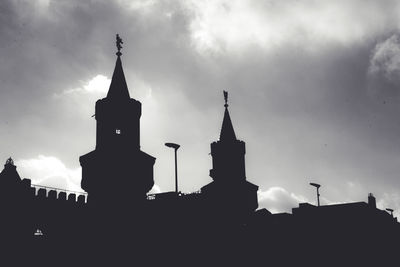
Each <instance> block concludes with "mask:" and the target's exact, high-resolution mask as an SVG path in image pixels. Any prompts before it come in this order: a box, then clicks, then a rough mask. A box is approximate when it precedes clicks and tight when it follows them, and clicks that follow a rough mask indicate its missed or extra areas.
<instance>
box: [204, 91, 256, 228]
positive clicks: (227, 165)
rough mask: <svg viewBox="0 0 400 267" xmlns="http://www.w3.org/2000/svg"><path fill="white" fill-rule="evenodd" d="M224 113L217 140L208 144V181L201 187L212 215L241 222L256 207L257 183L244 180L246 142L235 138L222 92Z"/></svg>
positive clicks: (225, 94) (225, 95)
mask: <svg viewBox="0 0 400 267" xmlns="http://www.w3.org/2000/svg"><path fill="white" fill-rule="evenodd" d="M224 97H225V105H224V106H225V113H224V118H223V121H222V127H221V133H220V137H219V141H216V142H213V143H212V144H211V156H212V165H213V168H212V169H211V170H210V176H211V178H212V179H213V181H212V182H211V183H209V184H208V185H205V186H203V187H202V188H201V192H202V194H203V195H204V198H205V199H206V200H207V201H208V205H209V209H210V210H211V209H212V210H213V211H214V215H213V216H214V217H215V218H217V217H216V216H218V217H219V218H220V219H224V220H229V221H232V220H233V221H237V220H241V221H242V222H243V223H244V222H245V221H246V218H248V217H249V216H250V215H251V214H252V213H253V212H254V211H255V210H256V209H257V207H258V200H257V191H258V186H256V185H254V184H252V183H250V182H248V181H247V180H246V169H245V158H244V156H245V153H246V144H245V142H243V141H240V140H237V139H236V134H235V131H234V129H233V125H232V121H231V118H230V115H229V111H228V103H227V102H228V92H225V91H224Z"/></svg>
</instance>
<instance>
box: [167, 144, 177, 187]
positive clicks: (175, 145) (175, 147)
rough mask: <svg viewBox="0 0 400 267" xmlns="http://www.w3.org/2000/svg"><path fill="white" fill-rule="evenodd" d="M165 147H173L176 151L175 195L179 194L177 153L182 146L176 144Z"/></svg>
mask: <svg viewBox="0 0 400 267" xmlns="http://www.w3.org/2000/svg"><path fill="white" fill-rule="evenodd" d="M165 146H167V147H171V148H173V149H174V150H175V193H177V194H178V161H177V153H176V151H177V150H178V148H179V147H180V145H178V144H174V143H165Z"/></svg>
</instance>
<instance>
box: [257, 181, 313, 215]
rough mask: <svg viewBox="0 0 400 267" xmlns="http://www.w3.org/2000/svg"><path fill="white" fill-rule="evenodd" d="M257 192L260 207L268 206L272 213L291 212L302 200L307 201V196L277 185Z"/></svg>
mask: <svg viewBox="0 0 400 267" xmlns="http://www.w3.org/2000/svg"><path fill="white" fill-rule="evenodd" d="M257 194H258V205H259V208H266V209H267V210H269V211H270V212H272V213H277V212H291V211H292V208H295V207H297V206H298V204H299V203H300V202H307V199H306V198H305V197H303V196H299V195H296V194H294V193H289V192H288V191H287V190H286V189H284V188H282V187H276V186H275V187H270V188H269V189H267V190H265V191H262V190H258V192H257Z"/></svg>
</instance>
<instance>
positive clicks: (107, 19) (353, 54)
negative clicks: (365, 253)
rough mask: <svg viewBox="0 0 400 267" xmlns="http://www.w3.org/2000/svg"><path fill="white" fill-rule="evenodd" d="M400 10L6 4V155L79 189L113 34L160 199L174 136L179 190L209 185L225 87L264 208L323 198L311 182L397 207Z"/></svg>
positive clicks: (329, 192) (346, 196)
mask: <svg viewBox="0 0 400 267" xmlns="http://www.w3.org/2000/svg"><path fill="white" fill-rule="evenodd" d="M397 11H398V5H397V4H396V2H395V1H385V2H376V1H324V2H322V1H285V2H283V1H265V2H259V1H215V2H207V1H162V2H156V1H88V2H86V1H85V2H82V1H2V3H1V9H0V12H1V13H0V14H1V17H0V22H1V24H0V34H1V36H2V38H1V39H0V44H1V47H2V48H1V50H0V59H1V62H2V63H1V65H0V86H1V92H0V94H1V95H0V106H1V113H0V123H1V124H0V135H1V139H2V145H1V149H0V156H1V158H4V159H5V158H6V157H8V156H9V155H10V154H12V155H15V157H17V158H20V159H32V160H33V162H34V163H35V164H36V165H35V166H36V167H38V166H41V164H44V165H46V164H47V162H53V163H54V164H53V165H54V166H58V167H57V168H55V169H52V170H51V171H49V173H51V175H49V177H54V175H53V174H57V175H58V176H60V177H64V178H65V177H67V179H70V180H71V181H74V183H75V182H76V181H75V180H76V173H77V172H76V170H77V168H78V166H79V165H78V160H77V158H78V156H79V155H81V154H83V153H86V152H88V151H89V150H90V149H92V148H93V146H94V136H95V133H94V129H95V124H94V120H93V119H92V118H90V116H91V115H92V114H93V112H94V102H95V101H96V99H98V98H101V97H104V93H102V92H100V91H91V92H87V91H85V89H84V88H85V85H87V83H88V81H90V80H92V79H93V78H94V77H96V76H97V75H104V76H107V77H108V78H110V77H111V74H112V70H113V65H114V60H115V55H114V51H115V48H114V36H115V33H117V32H118V33H120V35H121V36H122V37H123V39H124V48H123V50H122V52H123V58H122V60H123V64H124V70H125V74H126V77H127V81H128V86H129V88H130V91H131V96H133V97H135V98H137V99H138V100H140V101H142V102H143V109H144V112H143V117H142V126H143V128H142V142H143V144H142V147H143V149H144V150H145V151H147V152H149V153H150V154H152V155H154V156H156V157H157V162H156V183H157V184H158V185H159V186H160V188H161V189H162V190H169V189H172V180H173V179H169V178H170V176H172V175H170V174H172V172H173V170H172V164H170V161H169V160H170V159H171V155H170V153H169V152H170V151H168V150H167V149H165V148H164V147H163V145H162V144H163V142H164V141H166V140H167V141H176V142H179V143H180V144H181V145H182V150H181V151H180V153H181V154H180V164H181V168H180V173H181V176H182V177H184V178H183V179H182V188H183V190H187V191H193V190H195V189H197V188H199V187H200V186H202V185H204V184H205V183H207V182H208V181H210V180H209V177H208V169H209V168H210V167H211V166H210V164H211V162H210V158H209V155H207V154H208V152H209V143H210V142H212V141H213V140H216V139H217V138H218V131H219V129H220V125H221V120H222V112H223V106H222V104H223V103H222V102H223V99H222V90H223V89H225V90H229V93H230V112H231V115H232V119H233V123H234V127H235V130H236V133H237V136H238V137H240V138H241V139H243V140H244V141H246V142H247V155H246V156H247V176H248V179H249V180H250V181H252V182H254V183H256V184H258V185H260V187H261V192H260V194H261V195H264V200H263V201H262V203H263V205H264V206H266V207H269V208H272V206H271V205H275V206H279V207H281V209H284V210H288V206H290V205H292V204H293V203H294V202H295V201H300V200H301V199H303V197H296V196H300V195H301V196H303V195H304V196H305V197H306V198H307V199H314V198H313V196H314V195H313V193H314V192H313V190H312V188H309V186H308V182H309V181H310V180H315V181H316V182H320V183H321V184H323V188H322V193H323V194H324V197H325V198H326V201H328V199H329V201H332V202H341V201H351V200H354V201H358V200H362V199H365V198H366V196H367V193H368V192H369V191H374V192H375V193H376V195H377V198H378V200H379V197H380V196H381V197H382V199H385V200H382V202H381V203H382V205H386V204H385V203H390V205H397V206H396V207H400V203H398V202H391V201H390V199H393V198H396V197H393V196H397V195H400V190H399V188H400V182H399V181H398V178H397V173H398V172H399V168H398V165H399V164H398V162H399V158H400V157H399V155H400V154H399V153H400V145H398V144H399V142H398V141H397V139H398V136H400V122H399V120H398V119H397V117H398V114H399V112H400V110H399V106H400V105H399V101H400V100H399V91H398V87H399V82H400V78H399V77H400V76H398V63H397V58H398V57H399V51H400V49H399V45H398V43H399V42H398V41H397V40H398V39H396V38H398V37H396V36H397V34H396V32H397V30H398V26H397V25H398V21H399V20H398V18H397V13H396V12H397ZM393 36H394V37H393ZM78 89H79V90H78ZM65 92H69V93H65ZM183 129H185V130H183ZM39 155H45V156H39ZM52 157H54V158H52ZM57 159H60V162H58V161H57ZM35 160H36V161H35ZM29 162H31V161H29ZM29 162H25V165H24V166H29V164H28V163H29ZM56 163H57V164H56ZM63 164H65V165H63ZM66 166H67V167H66ZM36 167H33V166H32V168H36ZM25 169H27V168H24V170H25ZM37 169H40V168H39V167H38V168H37ZM63 170H64V174H60V173H61V172H63ZM31 173H32V172H31ZM65 173H68V174H65ZM32 175H39V173H37V174H34V173H32ZM57 175H56V176H57ZM52 179H53V178H52ZM271 188H272V189H274V188H275V189H276V188H280V189H279V190H275V189H274V190H272V189H271ZM266 192H268V193H266ZM275 193H277V195H278V196H284V197H282V198H279V197H275V198H273V197H271V195H275ZM278 193H279V194H278ZM266 195H267V196H268V197H265V196H266ZM293 196H295V197H293ZM271 199H282V200H279V201H277V202H276V203H275V202H272V203H273V204H271V201H270V200H271ZM285 199H287V200H285ZM304 199H305V198H304ZM397 199H399V198H397ZM268 201H270V202H268ZM274 201H275V200H274ZM278 202H279V203H281V204H282V203H286V204H282V205H278V204H277V203H278ZM287 203H290V204H287ZM396 207H395V208H396ZM276 210H279V208H278V209H276Z"/></svg>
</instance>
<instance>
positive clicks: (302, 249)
mask: <svg viewBox="0 0 400 267" xmlns="http://www.w3.org/2000/svg"><path fill="white" fill-rule="evenodd" d="M121 44H122V40H121V39H120V38H119V36H117V48H118V52H117V59H116V64H115V69H114V73H113V76H112V81H111V85H110V88H109V91H108V93H107V96H106V97H105V98H103V99H100V100H98V101H97V102H96V113H95V119H96V123H97V125H96V147H95V149H94V150H93V151H91V152H89V153H87V154H85V155H83V156H81V157H80V158H79V161H80V164H81V166H82V182H81V187H82V189H84V190H85V191H86V192H87V195H86V194H78V193H76V192H69V191H66V190H61V189H57V188H46V187H43V186H37V185H32V184H31V180H30V179H21V177H20V176H19V174H18V172H17V166H15V165H14V162H13V160H12V159H11V158H9V159H8V160H7V161H6V163H5V165H4V169H3V171H2V172H1V173H0V186H1V188H2V190H1V192H2V194H0V210H1V212H2V217H1V219H0V226H1V229H2V230H3V234H2V238H1V239H0V242H1V245H2V246H1V247H2V248H6V249H5V250H3V254H2V257H1V258H2V261H5V260H6V259H7V260H12V261H13V263H14V264H13V265H15V266H19V265H23V264H32V262H34V261H33V259H35V258H38V257H39V259H40V265H54V263H55V262H59V261H60V259H62V260H63V263H68V264H75V265H101V266H103V265H112V266H115V265H116V266H119V265H127V264H130V265H135V264H136V265H139V266H142V265H151V266H152V265H154V266H155V265H160V264H164V265H170V264H171V265H175V266H192V265H207V266H217V265H222V266H229V265H233V266H241V265H242V266H255V265H269V266H295V265H299V266H386V265H388V264H391V263H392V261H391V260H393V258H392V257H393V255H396V254H395V253H396V251H397V248H398V245H397V243H398V240H399V237H400V233H399V223H398V222H397V218H394V217H393V215H392V214H389V213H388V212H386V211H382V210H380V209H377V207H376V200H375V197H374V196H373V195H372V194H370V195H369V196H368V202H356V203H345V204H337V205H323V206H314V205H311V204H309V203H300V204H299V207H297V208H293V210H292V213H291V214H290V213H278V214H271V213H270V212H269V211H268V210H266V209H259V210H257V208H258V202H257V190H258V186H256V185H254V184H252V183H250V182H248V181H247V178H246V171H245V153H246V150H245V142H244V141H241V140H238V139H237V138H236V134H235V131H234V127H233V124H232V121H231V118H230V114H229V110H228V93H227V92H225V91H224V98H225V105H224V107H225V110H224V118H223V122H222V127H221V131H220V138H219V140H218V141H215V142H213V143H211V156H212V169H211V170H210V177H211V178H212V180H213V181H212V182H211V183H209V184H207V185H205V186H203V187H202V188H201V189H200V190H199V191H198V192H195V193H191V194H185V193H181V192H164V193H160V194H150V195H149V194H148V192H149V190H150V189H151V188H152V186H153V184H154V177H153V166H154V164H155V158H154V157H152V156H150V155H148V154H146V153H145V152H143V151H141V148H140V118H141V103H140V102H139V101H137V100H135V99H132V98H130V95H129V91H128V86H127V83H126V80H125V76H124V72H123V68H122V62H121V55H122V53H121V51H120V50H121V48H122V46H121ZM21 255H23V256H21ZM38 255H41V256H38ZM43 255H46V256H43ZM35 265H39V264H35Z"/></svg>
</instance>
